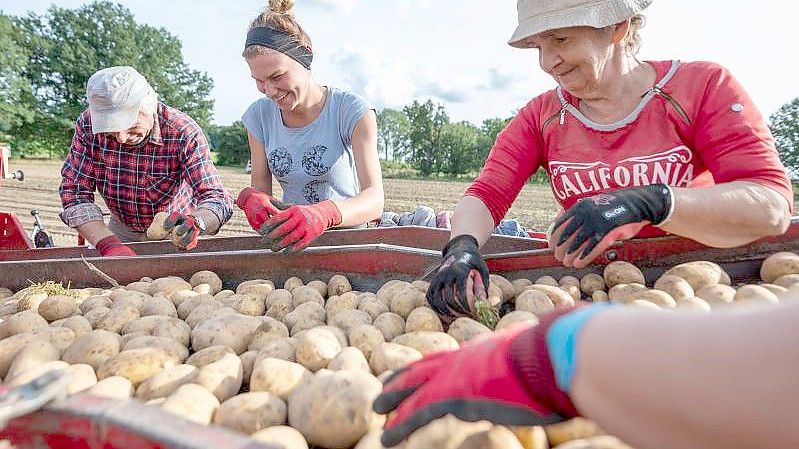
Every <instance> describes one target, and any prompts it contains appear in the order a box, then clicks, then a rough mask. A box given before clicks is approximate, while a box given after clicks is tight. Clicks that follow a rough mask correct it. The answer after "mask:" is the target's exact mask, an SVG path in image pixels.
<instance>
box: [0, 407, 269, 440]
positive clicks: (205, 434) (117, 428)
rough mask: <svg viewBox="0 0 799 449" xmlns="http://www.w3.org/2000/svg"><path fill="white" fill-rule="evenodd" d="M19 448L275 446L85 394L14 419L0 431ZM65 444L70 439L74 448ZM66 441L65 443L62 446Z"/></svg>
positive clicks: (150, 410) (161, 413)
mask: <svg viewBox="0 0 799 449" xmlns="http://www.w3.org/2000/svg"><path fill="white" fill-rule="evenodd" d="M0 438H9V439H10V440H11V441H12V442H13V443H14V444H19V445H20V446H19V447H23V448H24V447H36V448H40V447H42V444H46V446H44V447H53V448H55V447H59V448H63V447H87V448H104V447H114V448H117V449H142V448H153V449H154V448H165V449H217V448H226V449H277V448H276V447H275V446H272V445H267V444H265V443H261V442H258V441H256V440H253V439H251V438H249V437H247V436H245V435H244V434H240V433H237V432H234V431H231V430H228V429H225V428H223V427H220V426H206V425H202V424H198V423H194V422H191V421H188V420H185V419H183V418H180V417H178V416H176V415H172V414H169V413H167V412H165V411H162V410H160V409H159V408H157V407H154V406H148V405H145V404H142V403H140V402H137V401H135V400H129V401H120V400H114V399H107V398H99V397H94V396H89V395H85V394H79V395H75V396H71V397H69V398H66V399H62V400H59V401H55V402H53V403H51V404H50V405H48V406H47V407H46V408H45V409H43V410H40V411H38V412H35V413H33V414H30V415H27V416H23V417H19V418H16V419H13V420H11V421H10V422H9V424H8V426H7V427H6V428H5V429H3V430H2V431H0ZM70 443H73V444H74V446H73V445H72V444H70ZM65 444H66V446H65Z"/></svg>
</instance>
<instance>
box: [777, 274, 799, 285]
mask: <svg viewBox="0 0 799 449" xmlns="http://www.w3.org/2000/svg"><path fill="white" fill-rule="evenodd" d="M773 282H774V283H775V284H777V285H779V286H781V287H785V288H788V287H790V286H791V285H793V284H796V283H798V282H799V274H784V275H782V276H780V277H778V278H777V279H774V281H773Z"/></svg>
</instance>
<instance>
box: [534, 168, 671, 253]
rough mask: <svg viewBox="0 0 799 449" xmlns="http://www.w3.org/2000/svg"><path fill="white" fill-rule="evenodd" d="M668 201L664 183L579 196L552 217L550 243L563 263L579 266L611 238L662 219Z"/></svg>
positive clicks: (668, 190) (633, 232)
mask: <svg viewBox="0 0 799 449" xmlns="http://www.w3.org/2000/svg"><path fill="white" fill-rule="evenodd" d="M671 203H672V193H671V188H670V187H669V186H667V185H665V184H652V185H648V186H645V187H631V188H627V189H620V190H616V191H613V192H609V193H601V194H599V195H595V196H592V197H588V198H583V199H581V200H580V201H578V202H577V203H576V204H575V205H574V206H572V207H571V208H570V209H569V210H567V211H566V212H565V213H564V214H562V215H561V216H559V217H558V218H557V219H556V220H555V224H554V228H553V229H554V230H553V232H552V235H551V236H550V240H549V242H550V247H552V248H554V249H555V258H557V259H558V260H560V261H562V262H563V263H564V265H566V266H573V267H575V268H582V267H584V266H586V265H588V264H589V263H590V262H591V261H592V260H594V259H595V258H596V257H597V256H599V255H600V254H602V252H603V251H605V250H606V249H607V248H608V247H609V246H610V245H612V244H613V243H614V242H616V241H619V240H626V239H629V238H632V237H634V236H635V235H636V234H638V232H639V231H640V230H641V229H642V228H643V227H644V226H646V225H648V224H654V225H657V224H660V223H662V222H663V221H664V220H665V219H666V218H667V217H668V216H669V214H670V212H671V207H672V206H671Z"/></svg>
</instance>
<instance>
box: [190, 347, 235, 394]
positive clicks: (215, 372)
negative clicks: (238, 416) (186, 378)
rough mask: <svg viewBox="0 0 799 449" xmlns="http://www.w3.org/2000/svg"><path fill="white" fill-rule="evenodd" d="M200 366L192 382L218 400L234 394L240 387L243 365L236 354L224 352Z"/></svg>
mask: <svg viewBox="0 0 799 449" xmlns="http://www.w3.org/2000/svg"><path fill="white" fill-rule="evenodd" d="M199 368H200V372H199V373H198V374H197V378H196V379H194V383H196V384H197V385H202V386H203V387H205V389H207V390H208V391H210V392H211V393H213V394H214V396H216V397H217V399H219V400H220V401H224V400H226V399H229V398H231V397H233V396H235V395H236V393H238V392H239V390H240V389H241V385H242V383H243V376H244V367H243V366H242V363H241V359H240V358H239V356H237V355H236V354H224V355H223V356H222V357H221V358H219V359H218V360H214V361H213V362H210V363H207V364H205V365H203V366H201V367H199Z"/></svg>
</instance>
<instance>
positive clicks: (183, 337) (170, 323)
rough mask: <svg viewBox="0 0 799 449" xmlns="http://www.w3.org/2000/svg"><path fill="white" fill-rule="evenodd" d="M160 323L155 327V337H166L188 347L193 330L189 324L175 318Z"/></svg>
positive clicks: (153, 333)
mask: <svg viewBox="0 0 799 449" xmlns="http://www.w3.org/2000/svg"><path fill="white" fill-rule="evenodd" d="M167 318H169V319H166V320H163V321H159V322H158V323H156V324H155V326H154V327H153V332H152V335H153V337H166V338H171V339H172V340H175V341H177V342H178V343H180V344H181V345H183V346H188V345H189V342H190V341H191V328H190V327H189V325H188V324H186V323H184V322H183V321H180V320H178V319H175V318H171V317H167Z"/></svg>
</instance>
